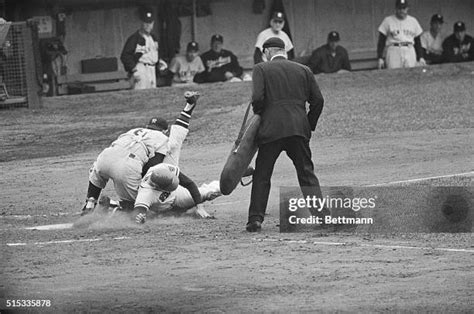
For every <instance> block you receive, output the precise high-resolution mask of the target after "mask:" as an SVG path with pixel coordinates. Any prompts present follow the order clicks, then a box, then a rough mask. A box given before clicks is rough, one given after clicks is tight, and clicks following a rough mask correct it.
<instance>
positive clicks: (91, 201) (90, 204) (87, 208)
mask: <svg viewBox="0 0 474 314" xmlns="http://www.w3.org/2000/svg"><path fill="white" fill-rule="evenodd" d="M96 205H97V200H96V199H95V198H93V197H89V198H88V199H87V200H86V204H85V205H84V207H82V212H81V216H85V215H87V214H89V213H91V212H92V211H93V210H94V208H95V206H96Z"/></svg>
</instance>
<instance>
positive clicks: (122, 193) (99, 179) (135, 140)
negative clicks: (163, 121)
mask: <svg viewBox="0 0 474 314" xmlns="http://www.w3.org/2000/svg"><path fill="white" fill-rule="evenodd" d="M168 149H169V141H168V137H167V136H166V135H165V134H163V133H162V132H161V131H156V130H151V129H146V128H136V129H132V130H130V131H128V132H126V133H124V134H122V135H120V136H119V137H118V139H117V140H116V141H114V142H113V143H112V144H111V146H110V147H108V148H106V149H104V150H103V151H102V152H101V153H100V154H99V156H98V157H97V160H96V161H95V163H94V165H93V166H92V168H91V169H90V171H89V181H90V182H91V183H92V184H94V185H95V186H97V187H99V188H101V189H103V188H105V186H106V185H107V182H108V180H109V179H112V180H113V182H114V187H115V191H116V193H117V195H118V197H119V198H120V200H125V201H131V202H133V201H135V199H136V196H137V191H138V187H139V185H140V182H141V180H142V169H143V165H145V164H146V163H147V162H148V160H149V159H150V158H152V157H153V156H155V153H160V154H163V155H167V156H168V155H170V154H169V153H168ZM169 158H176V157H172V156H171V155H170V157H169ZM178 158H179V156H178Z"/></svg>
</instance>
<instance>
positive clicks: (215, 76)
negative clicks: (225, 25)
mask: <svg viewBox="0 0 474 314" xmlns="http://www.w3.org/2000/svg"><path fill="white" fill-rule="evenodd" d="M223 45H224V37H222V35H218V34H216V35H213V36H212V37H211V49H210V50H208V51H206V52H205V53H203V54H202V55H201V60H202V63H203V64H204V67H205V68H206V71H205V72H203V73H201V74H199V75H197V76H196V79H195V81H196V82H199V83H212V82H225V81H231V80H232V81H235V80H238V81H240V80H241V79H240V77H241V76H242V73H243V69H242V67H241V66H240V64H239V61H238V60H237V57H236V56H235V55H234V54H233V53H232V51H230V50H226V49H223V48H222V47H223Z"/></svg>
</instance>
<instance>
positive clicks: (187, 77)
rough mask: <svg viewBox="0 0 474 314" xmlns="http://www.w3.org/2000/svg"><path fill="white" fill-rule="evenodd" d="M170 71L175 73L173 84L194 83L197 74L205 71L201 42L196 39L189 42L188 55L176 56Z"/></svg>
mask: <svg viewBox="0 0 474 314" xmlns="http://www.w3.org/2000/svg"><path fill="white" fill-rule="evenodd" d="M169 71H170V72H171V73H172V75H173V85H182V84H193V83H194V77H195V75H196V74H198V73H202V72H204V71H205V68H204V64H203V63H202V60H201V57H199V44H198V43H197V42H195V41H191V42H190V43H188V46H187V47H186V55H185V56H176V57H174V58H173V60H171V65H170V67H169Z"/></svg>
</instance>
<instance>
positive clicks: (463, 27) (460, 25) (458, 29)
mask: <svg viewBox="0 0 474 314" xmlns="http://www.w3.org/2000/svg"><path fill="white" fill-rule="evenodd" d="M465 30H466V25H465V24H464V22H461V21H457V22H456V23H454V31H455V32H463V31H465Z"/></svg>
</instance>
